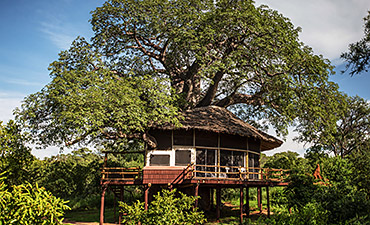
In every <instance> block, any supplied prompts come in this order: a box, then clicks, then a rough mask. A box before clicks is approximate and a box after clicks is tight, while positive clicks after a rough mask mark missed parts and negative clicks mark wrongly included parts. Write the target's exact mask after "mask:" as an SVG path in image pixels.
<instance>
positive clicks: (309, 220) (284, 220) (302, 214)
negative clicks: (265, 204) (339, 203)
mask: <svg viewBox="0 0 370 225" xmlns="http://www.w3.org/2000/svg"><path fill="white" fill-rule="evenodd" d="M264 222H265V224H270V225H275V224H280V225H284V224H286V225H290V224H294V225H316V224H328V213H327V211H326V210H324V209H323V208H322V207H321V205H319V204H315V203H308V204H306V205H305V206H304V207H302V208H301V209H300V210H299V211H298V212H296V213H293V214H289V213H287V212H285V213H280V214H277V215H274V216H273V217H272V218H270V219H266V220H265V221H264Z"/></svg>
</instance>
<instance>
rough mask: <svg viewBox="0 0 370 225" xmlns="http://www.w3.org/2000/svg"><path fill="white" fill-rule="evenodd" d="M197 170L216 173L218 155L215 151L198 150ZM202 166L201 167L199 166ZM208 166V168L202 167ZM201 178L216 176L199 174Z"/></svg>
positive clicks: (213, 174)
mask: <svg viewBox="0 0 370 225" xmlns="http://www.w3.org/2000/svg"><path fill="white" fill-rule="evenodd" d="M196 163H197V166H196V170H200V171H210V172H216V166H215V165H217V154H216V150H213V149H197V159H196ZM198 165H201V166H198ZM202 165H206V166H202ZM197 176H199V177H204V176H206V177H211V176H216V174H215V173H197Z"/></svg>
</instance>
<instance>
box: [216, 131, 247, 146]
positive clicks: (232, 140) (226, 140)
mask: <svg viewBox="0 0 370 225" xmlns="http://www.w3.org/2000/svg"><path fill="white" fill-rule="evenodd" d="M220 146H221V147H222V148H235V149H247V138H245V137H240V136H237V135H230V134H222V135H221V136H220Z"/></svg>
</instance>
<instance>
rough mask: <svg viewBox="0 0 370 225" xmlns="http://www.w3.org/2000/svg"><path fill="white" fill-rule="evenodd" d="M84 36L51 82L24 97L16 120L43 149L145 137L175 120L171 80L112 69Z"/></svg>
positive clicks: (62, 56)
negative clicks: (150, 129) (155, 125)
mask: <svg viewBox="0 0 370 225" xmlns="http://www.w3.org/2000/svg"><path fill="white" fill-rule="evenodd" d="M103 58H104V57H103V56H102V55H101V54H99V53H98V52H96V49H95V48H94V47H92V46H91V45H90V44H88V43H87V42H86V41H85V40H84V39H83V38H78V39H76V40H75V41H74V42H73V44H72V47H71V48H70V49H69V50H68V51H63V52H61V53H60V54H59V60H58V61H55V62H53V63H52V64H51V65H50V67H49V70H50V71H51V72H50V76H51V78H52V81H51V82H50V83H49V84H48V85H46V86H45V87H44V88H43V89H42V90H41V91H39V92H37V93H35V94H31V95H30V96H28V97H27V98H25V100H24V102H23V104H22V107H21V108H20V109H18V110H17V111H16V115H17V119H18V120H19V121H22V122H23V124H24V126H25V127H26V128H27V129H29V131H30V132H31V134H33V137H34V141H36V143H38V144H40V145H44V146H48V145H60V146H62V145H63V144H66V145H67V146H69V145H72V144H75V143H81V144H93V143H94V144H97V145H98V146H99V145H100V146H101V145H102V144H103V143H104V142H106V141H107V140H121V139H126V138H140V137H141V135H143V133H144V132H145V131H146V129H147V127H148V126H149V125H151V124H153V123H161V122H169V121H171V122H176V120H175V119H173V116H174V115H176V108H175V107H174V106H173V105H172V99H173V96H171V94H170V93H171V89H170V88H169V87H168V86H166V82H167V81H166V79H162V78H159V77H157V78H154V77H152V76H151V75H150V74H135V73H133V72H132V71H126V72H123V71H121V72H118V71H115V70H114V71H113V70H112V68H107V66H106V65H105V62H104V60H103Z"/></svg>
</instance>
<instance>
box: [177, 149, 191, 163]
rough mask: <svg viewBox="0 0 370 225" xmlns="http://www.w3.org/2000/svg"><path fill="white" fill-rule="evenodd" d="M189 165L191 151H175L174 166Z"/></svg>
mask: <svg viewBox="0 0 370 225" xmlns="http://www.w3.org/2000/svg"><path fill="white" fill-rule="evenodd" d="M190 163H191V151H189V150H176V151H175V166H187V165H188V164H190Z"/></svg>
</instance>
